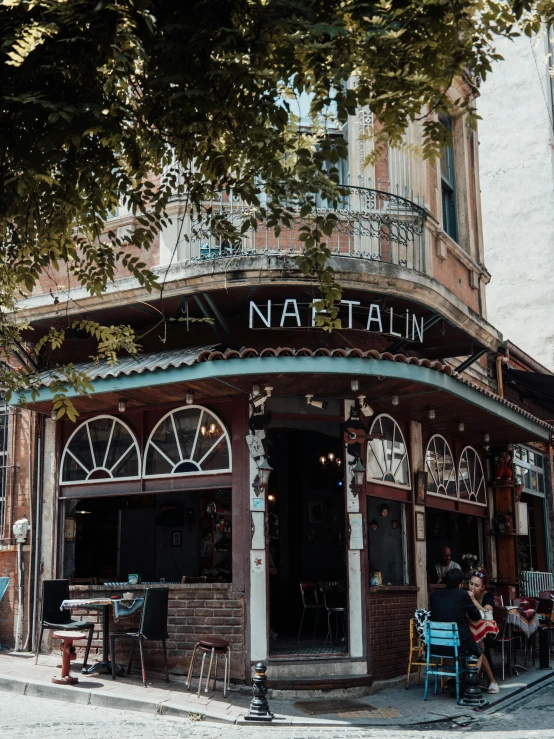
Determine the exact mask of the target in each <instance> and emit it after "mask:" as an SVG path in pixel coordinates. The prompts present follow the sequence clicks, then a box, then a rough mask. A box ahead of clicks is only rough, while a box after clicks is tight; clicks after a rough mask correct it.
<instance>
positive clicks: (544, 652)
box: [539, 627, 550, 670]
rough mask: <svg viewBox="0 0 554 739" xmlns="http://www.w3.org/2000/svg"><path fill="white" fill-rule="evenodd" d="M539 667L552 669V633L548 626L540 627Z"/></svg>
mask: <svg viewBox="0 0 554 739" xmlns="http://www.w3.org/2000/svg"><path fill="white" fill-rule="evenodd" d="M539 667H540V669H541V670H549V669H550V634H549V630H548V627H546V628H544V627H541V628H539Z"/></svg>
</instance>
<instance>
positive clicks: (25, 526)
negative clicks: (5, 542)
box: [13, 518, 29, 652]
mask: <svg viewBox="0 0 554 739" xmlns="http://www.w3.org/2000/svg"><path fill="white" fill-rule="evenodd" d="M28 531H29V521H28V519H26V518H20V519H18V520H17V521H16V522H15V523H14V525H13V535H14V536H15V540H16V541H17V591H18V603H17V621H16V627H15V647H14V652H20V651H21V646H20V644H21V626H22V624H23V607H24V600H23V590H24V588H23V585H24V583H23V544H24V543H25V539H26V538H27V533H28Z"/></svg>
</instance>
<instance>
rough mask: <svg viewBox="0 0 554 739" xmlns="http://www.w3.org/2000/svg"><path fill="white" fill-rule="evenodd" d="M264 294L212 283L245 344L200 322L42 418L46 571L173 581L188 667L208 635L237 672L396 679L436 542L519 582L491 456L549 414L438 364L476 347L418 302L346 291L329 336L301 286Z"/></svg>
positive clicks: (331, 681) (173, 630) (90, 588)
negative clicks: (225, 290)
mask: <svg viewBox="0 0 554 739" xmlns="http://www.w3.org/2000/svg"><path fill="white" fill-rule="evenodd" d="M229 292H232V291H229ZM260 293H261V294H260V296H259V297H257V299H256V300H255V301H254V300H252V299H248V293H247V292H246V291H242V292H241V291H240V290H239V289H237V290H235V293H234V294H233V295H227V294H225V295H224V294H221V295H213V296H212V298H213V300H214V302H215V304H217V306H218V312H219V313H220V315H221V317H222V319H223V320H222V321H221V322H220V324H221V325H220V328H221V330H223V327H225V326H226V327H227V328H226V330H228V331H229V332H231V333H232V334H233V341H230V340H229V341H223V342H214V343H211V344H210V343H207V342H206V341H205V338H206V329H205V328H203V329H200V328H198V327H194V325H193V328H192V329H191V332H190V333H191V335H190V336H189V335H185V339H186V342H185V343H186V346H182V345H181V346H175V344H178V341H177V338H175V340H174V341H173V346H172V348H170V349H168V350H166V351H164V352H151V353H145V354H144V355H142V356H140V357H138V358H131V357H129V358H124V359H122V360H121V361H120V362H119V363H118V364H116V365H114V366H111V367H110V366H107V365H106V366H104V365H95V364H93V363H91V364H90V365H89V367H88V372H89V376H90V379H91V382H92V385H93V393H92V395H91V397H90V398H76V399H75V403H76V406H77V407H78V410H79V412H80V417H79V419H78V421H77V422H76V423H72V422H70V421H68V420H66V419H62V420H60V421H57V422H54V421H51V420H48V421H47V422H46V431H45V434H46V436H47V437H48V438H47V439H46V440H45V445H46V451H47V453H48V455H49V456H48V459H47V460H46V461H45V471H46V473H47V474H45V481H44V490H43V495H44V496H45V499H46V500H47V507H50V509H51V511H52V521H53V523H52V526H51V527H50V529H49V528H48V527H47V526H45V527H44V531H43V534H42V536H43V542H45V541H46V540H49V541H53V542H54V543H53V545H52V547H51V548H52V566H51V573H50V574H51V575H52V576H56V577H57V576H59V577H61V576H63V577H70V578H72V582H73V587H74V588H75V589H76V591H78V592H80V593H81V592H92V593H108V592H114V591H116V592H118V591H119V590H128V588H129V587H134V588H137V589H141V588H144V587H149V586H154V587H155V586H156V585H155V584H159V583H165V585H166V586H167V587H169V589H170V619H169V631H170V637H171V641H170V644H169V659H170V668H171V669H172V670H175V671H178V672H184V671H186V669H187V667H188V662H189V659H190V656H191V653H192V648H193V646H194V643H195V641H196V640H197V639H198V637H199V635H201V634H217V635H220V636H224V638H226V639H228V640H229V641H231V642H232V646H233V659H232V676H233V678H234V679H235V680H239V681H242V680H249V677H250V675H251V671H252V666H253V665H254V664H255V663H256V662H257V661H259V660H267V661H268V675H269V678H270V681H271V683H272V685H273V687H280V688H283V689H286V688H289V689H291V688H292V689H298V688H300V687H304V688H305V687H307V686H308V687H311V688H314V689H315V688H325V689H328V688H336V687H342V688H349V687H357V688H360V687H363V686H367V685H369V684H370V683H371V682H372V681H375V680H382V679H387V678H391V677H396V676H399V675H402V674H405V669H406V664H407V658H406V655H407V645H408V640H409V631H408V623H409V619H410V617H411V616H412V615H413V612H414V610H415V608H417V607H426V605H427V602H428V593H429V590H430V588H431V587H433V585H434V582H433V581H434V577H433V567H434V566H435V563H437V562H438V561H439V559H440V556H441V550H442V549H443V548H444V547H445V546H448V547H449V548H450V549H451V553H452V559H453V560H454V561H456V562H457V563H459V564H460V566H461V567H462V568H463V569H464V570H467V571H468V572H469V571H470V569H471V568H472V567H474V566H475V564H477V563H482V564H483V565H484V566H485V567H486V568H487V569H488V571H489V572H490V573H491V575H492V576H493V577H495V578H501V579H502V581H503V582H505V583H506V585H508V584H509V583H511V581H515V580H516V579H517V565H516V558H517V553H516V544H515V541H514V537H512V538H511V539H510V542H509V546H511V547H512V548H513V555H512V554H508V555H506V554H505V552H506V551H508V550H509V546H508V543H507V541H504V540H507V538H508V537H507V535H504V539H503V538H502V537H503V534H501V533H500V532H498V531H497V530H496V529H495V528H494V525H493V521H494V516H495V515H496V513H497V512H498V510H499V503H498V490H504V489H508V490H510V489H512V493H508V494H511V495H515V492H514V483H513V481H511V482H508V481H501V482H502V486H501V487H499V486H498V484H497V482H498V481H497V482H496V483H495V480H494V474H495V457H497V456H498V454H499V453H500V452H501V451H504V450H507V449H509V447H510V445H516V448H517V445H525V444H529V443H532V444H543V445H544V444H548V442H549V439H550V434H551V432H552V430H553V429H552V428H551V427H550V426H549V424H548V423H546V422H544V421H541V420H540V419H538V418H536V417H534V416H532V415H531V414H529V413H528V412H526V411H523V410H522V409H520V408H518V407H517V406H516V405H514V404H512V403H509V402H507V401H505V400H502V399H500V398H498V397H497V396H495V395H494V394H493V393H492V392H491V391H490V389H488V388H487V387H486V386H485V385H484V384H482V383H479V382H474V381H470V380H469V379H467V377H466V376H465V375H462V374H461V373H460V374H458V373H456V371H455V369H454V366H453V365H452V364H449V363H446V362H444V361H441V360H440V359H439V357H440V356H441V351H442V348H441V346H443V345H445V344H446V342H449V346H450V347H451V348H450V351H451V352H454V351H455V352H457V354H456V356H464V355H466V356H467V355H468V354H470V351H469V349H470V348H471V346H473V343H472V342H473V340H471V341H470V340H469V339H468V337H465V338H464V334H463V332H462V331H461V330H460V329H456V328H454V327H451V326H449V325H447V324H445V323H444V322H443V323H442V324H439V323H437V322H435V324H434V326H433V325H432V326H429V316H428V315H427V314H426V313H425V311H424V310H423V308H421V307H420V306H418V305H416V304H409V305H408V304H407V302H406V301H394V300H391V299H390V298H388V299H387V301H383V300H380V299H379V298H378V297H376V296H375V295H369V294H364V293H360V292H358V293H354V292H353V293H352V294H349V295H348V299H345V301H344V305H343V307H342V311H343V313H344V315H343V317H342V319H343V325H344V326H345V327H346V326H347V327H348V328H347V329H345V330H344V331H341V332H340V335H339V333H338V332H337V333H336V334H333V335H327V334H324V332H322V331H320V330H318V329H315V328H314V327H313V325H312V320H313V314H312V310H311V308H310V303H311V299H310V296H309V295H308V291H304V293H302V291H301V290H300V289H299V291H298V292H297V295H296V297H295V298H294V299H292V298H289V297H286V296H284V295H283V294H282V293H279V291H278V290H277V289H274V290H273V292H270V291H269V289H264V290H260ZM232 306H234V308H232ZM237 306H238V307H237ZM200 338H204V342H201V341H200V340H199V339H200ZM219 338H221V336H220V337H219ZM180 341H181V344H182V343H183V336H181V337H180ZM391 342H392V343H391ZM402 342H404V344H402ZM441 342H442V345H440V344H441ZM464 342H466V343H464ZM225 344H227V346H225ZM399 344H401V345H399ZM229 345H231V346H229ZM437 345H439V346H438V348H437ZM233 346H234V347H237V348H233ZM433 346H434V347H435V348H434V349H433V348H432V347H433ZM452 347H454V348H452ZM388 349H391V350H392V351H388ZM402 350H403V351H404V352H405V353H403V351H402ZM426 353H427V354H428V355H429V356H425V355H426ZM50 376H51V375H50ZM44 385H45V386H44V388H43V390H42V391H41V395H40V396H39V398H38V399H37V401H36V402H35V403H34V408H35V409H36V410H39V411H41V412H43V413H45V414H46V413H48V414H49V405H48V404H49V401H50V397H51V396H50V394H49V393H50V391H49V389H48V376H47V375H45V379H44ZM511 448H512V449H513V447H511ZM520 461H521V460H520ZM510 486H511V488H510ZM503 494H504V493H503ZM529 495H530V493H529ZM539 527H540V521H539V519H538V517H537V518H536V523H535V526H534V531H535V534H534V539H533V541H534V542H535V545H534V546H535V549H534V550H533V553H531V555H530V556H533V557H535V560H536V561H537V562H538V561H539V555H538V554H537V553H536V542H537V541H538V535H537V533H536V531H537V530H538V528H539ZM543 530H544V529H543ZM544 536H545V537H547V534H546V533H545V534H544ZM499 542H500V544H499ZM530 551H531V550H530ZM537 551H538V550H537ZM503 552H504V553H503ZM506 557H508V559H509V562H508V560H507V559H506ZM510 557H511V559H510ZM501 560H502V561H501ZM509 568H512V569H511V572H509V571H508V570H509ZM46 574H48V572H46ZM131 575H138V577H139V579H140V583H139V584H137V585H134V586H129V584H128V583H129V576H131ZM510 578H511V580H510ZM158 657H159V655H157V654H156V653H155V652H151V659H153V660H155V659H157V658H158Z"/></svg>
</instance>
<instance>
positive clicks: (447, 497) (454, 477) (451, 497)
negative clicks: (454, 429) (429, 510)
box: [425, 434, 458, 500]
mask: <svg viewBox="0 0 554 739" xmlns="http://www.w3.org/2000/svg"><path fill="white" fill-rule="evenodd" d="M437 439H440V440H441V441H443V442H444V445H445V447H446V449H448V452H449V453H450V459H451V460H452V473H451V477H449V479H448V480H447V481H446V483H448V482H450V480H451V481H452V482H453V483H454V495H448V493H447V492H446V485H445V481H444V472H443V477H442V480H441V481H440V482H439V481H437V480H435V482H438V483H439V485H441V484H442V485H443V487H444V488H445V492H444V493H433V492H432V491H430V490H429V488H427V491H426V492H427V495H432V496H434V497H435V498H444V499H445V500H458V465H457V464H456V457H455V456H454V454H453V453H452V447H451V446H450V444H449V443H448V441H447V440H446V439H445V437H444V436H442V434H433V435H432V436H431V438H430V439H429V441H428V442H427V446H426V448H425V471H426V472H427V474H428V476H429V477H428V480H427V485H429V478H430V477H432V474H431V470H430V469H429V467H428V465H427V452H428V451H429V448H430V446H431V443H432V442H435V444H436V440H437ZM439 485H437V487H439Z"/></svg>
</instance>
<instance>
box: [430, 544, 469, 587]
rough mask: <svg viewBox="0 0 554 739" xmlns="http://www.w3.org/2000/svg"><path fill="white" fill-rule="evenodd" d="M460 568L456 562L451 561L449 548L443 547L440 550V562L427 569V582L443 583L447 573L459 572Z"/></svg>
mask: <svg viewBox="0 0 554 739" xmlns="http://www.w3.org/2000/svg"><path fill="white" fill-rule="evenodd" d="M461 569H462V568H461V567H460V565H459V564H458V563H457V562H453V561H452V552H451V551H450V547H443V548H442V549H441V558H440V562H437V563H436V564H434V565H433V566H432V567H431V568H429V580H430V581H431V582H432V583H433V584H435V583H444V578H445V577H446V575H447V573H448V572H450V571H451V570H461Z"/></svg>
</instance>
